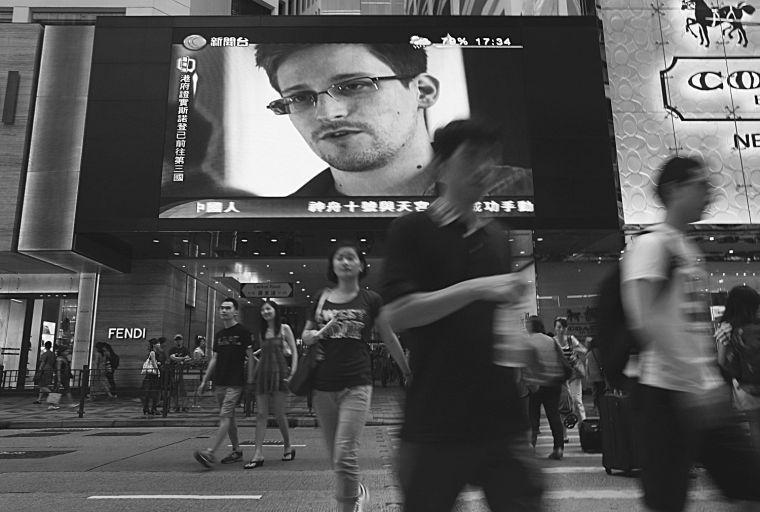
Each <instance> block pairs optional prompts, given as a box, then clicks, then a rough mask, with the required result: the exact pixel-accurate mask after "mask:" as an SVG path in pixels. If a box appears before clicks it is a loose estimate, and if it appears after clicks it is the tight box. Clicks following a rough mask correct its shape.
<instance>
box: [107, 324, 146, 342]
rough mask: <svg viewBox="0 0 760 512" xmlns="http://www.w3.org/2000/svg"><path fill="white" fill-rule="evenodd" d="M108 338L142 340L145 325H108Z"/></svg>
mask: <svg viewBox="0 0 760 512" xmlns="http://www.w3.org/2000/svg"><path fill="white" fill-rule="evenodd" d="M108 339H109V340H144V339H145V327H109V328H108Z"/></svg>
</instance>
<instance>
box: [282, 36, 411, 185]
mask: <svg viewBox="0 0 760 512" xmlns="http://www.w3.org/2000/svg"><path fill="white" fill-rule="evenodd" d="M396 74H397V73H394V71H393V70H392V69H391V68H390V66H388V65H387V64H385V63H384V62H383V61H381V60H380V59H378V58H377V57H375V56H374V55H372V53H370V51H369V50H368V49H367V48H366V47H364V46H363V45H359V44H325V45H316V46H313V47H311V48H308V49H305V50H301V51H299V52H297V53H295V54H293V55H291V56H290V57H288V58H287V59H286V60H284V61H283V63H282V64H281V65H280V67H279V69H278V70H277V83H278V85H279V86H280V91H281V94H282V96H283V97H285V96H291V95H293V94H296V93H299V92H320V91H325V90H327V89H328V88H329V87H330V86H332V85H334V84H337V83H341V82H345V81H347V80H350V79H352V78H359V77H387V76H393V75H396ZM376 85H377V88H376V90H373V91H372V92H371V93H370V94H365V95H362V96H361V97H357V98H353V97H340V96H338V97H335V98H333V97H331V96H330V95H329V94H320V95H319V96H318V99H317V104H316V105H315V106H314V107H313V108H311V109H309V110H306V111H303V112H297V113H293V114H291V115H290V119H291V121H292V122H293V125H294V126H295V127H296V129H297V130H298V132H299V133H300V134H301V136H302V137H303V138H304V140H305V141H306V143H307V144H309V146H310V147H311V149H312V150H313V151H314V152H315V153H316V154H317V155H318V156H319V157H320V158H322V159H323V160H324V161H325V162H327V163H328V164H330V165H331V166H332V167H334V168H337V169H339V170H342V171H353V172H361V171H370V170H373V169H378V168H380V167H383V166H384V165H386V164H387V163H388V162H390V161H391V160H392V158H393V157H394V155H396V154H397V153H398V152H399V151H400V150H402V149H403V148H404V146H407V145H409V143H410V141H411V140H412V139H413V137H414V136H415V130H416V125H417V123H418V122H422V121H421V119H422V116H421V112H419V110H418V108H419V104H418V100H417V97H418V92H417V87H416V85H415V84H414V83H412V84H409V86H407V85H405V84H404V83H403V82H402V81H400V80H394V79H390V80H380V81H377V82H376Z"/></svg>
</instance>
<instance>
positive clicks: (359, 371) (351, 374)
mask: <svg viewBox="0 0 760 512" xmlns="http://www.w3.org/2000/svg"><path fill="white" fill-rule="evenodd" d="M323 293H327V292H323ZM328 296H329V295H328ZM381 306H382V299H381V298H380V295H378V294H377V293H375V292H373V291H369V290H360V291H359V293H358V294H357V295H356V297H354V299H353V300H351V301H349V302H346V303H344V304H336V303H334V302H331V301H330V300H329V299H327V300H325V302H324V305H323V306H322V311H321V312H320V315H319V318H317V319H316V320H317V328H318V329H321V328H322V327H324V326H325V324H327V323H328V322H329V321H330V320H332V319H333V318H338V322H337V324H336V326H335V327H334V328H333V329H332V330H331V332H330V333H328V334H325V336H324V337H322V339H321V343H322V347H323V349H324V352H325V359H324V360H323V361H322V362H321V363H320V364H319V366H318V367H317V372H316V375H315V377H314V388H315V389H318V390H321V391H339V390H341V389H345V388H348V387H351V386H361V385H366V384H372V365H371V362H370V353H369V342H370V341H371V339H372V329H373V327H374V325H375V318H377V315H378V313H379V312H380V307H381ZM315 313H316V306H315V307H314V310H313V311H312V318H314V314H315Z"/></svg>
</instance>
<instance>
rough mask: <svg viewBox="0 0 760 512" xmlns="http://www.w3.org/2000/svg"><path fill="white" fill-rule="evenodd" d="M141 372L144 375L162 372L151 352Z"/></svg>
mask: <svg viewBox="0 0 760 512" xmlns="http://www.w3.org/2000/svg"><path fill="white" fill-rule="evenodd" d="M140 373H141V374H142V375H159V374H160V373H161V372H160V371H159V369H158V366H157V363H154V362H153V359H151V358H150V354H149V355H148V358H147V359H146V360H145V362H144V363H143V365H142V371H141V372H140Z"/></svg>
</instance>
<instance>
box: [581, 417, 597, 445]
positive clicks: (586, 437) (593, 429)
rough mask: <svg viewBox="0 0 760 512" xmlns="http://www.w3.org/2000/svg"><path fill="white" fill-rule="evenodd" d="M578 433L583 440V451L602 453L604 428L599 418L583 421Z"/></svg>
mask: <svg viewBox="0 0 760 512" xmlns="http://www.w3.org/2000/svg"><path fill="white" fill-rule="evenodd" d="M578 432H579V434H580V438H581V449H582V450H583V451H584V452H586V453H599V452H600V451H602V428H601V422H600V420H599V418H586V419H585V420H583V421H581V425H580V427H578Z"/></svg>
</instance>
